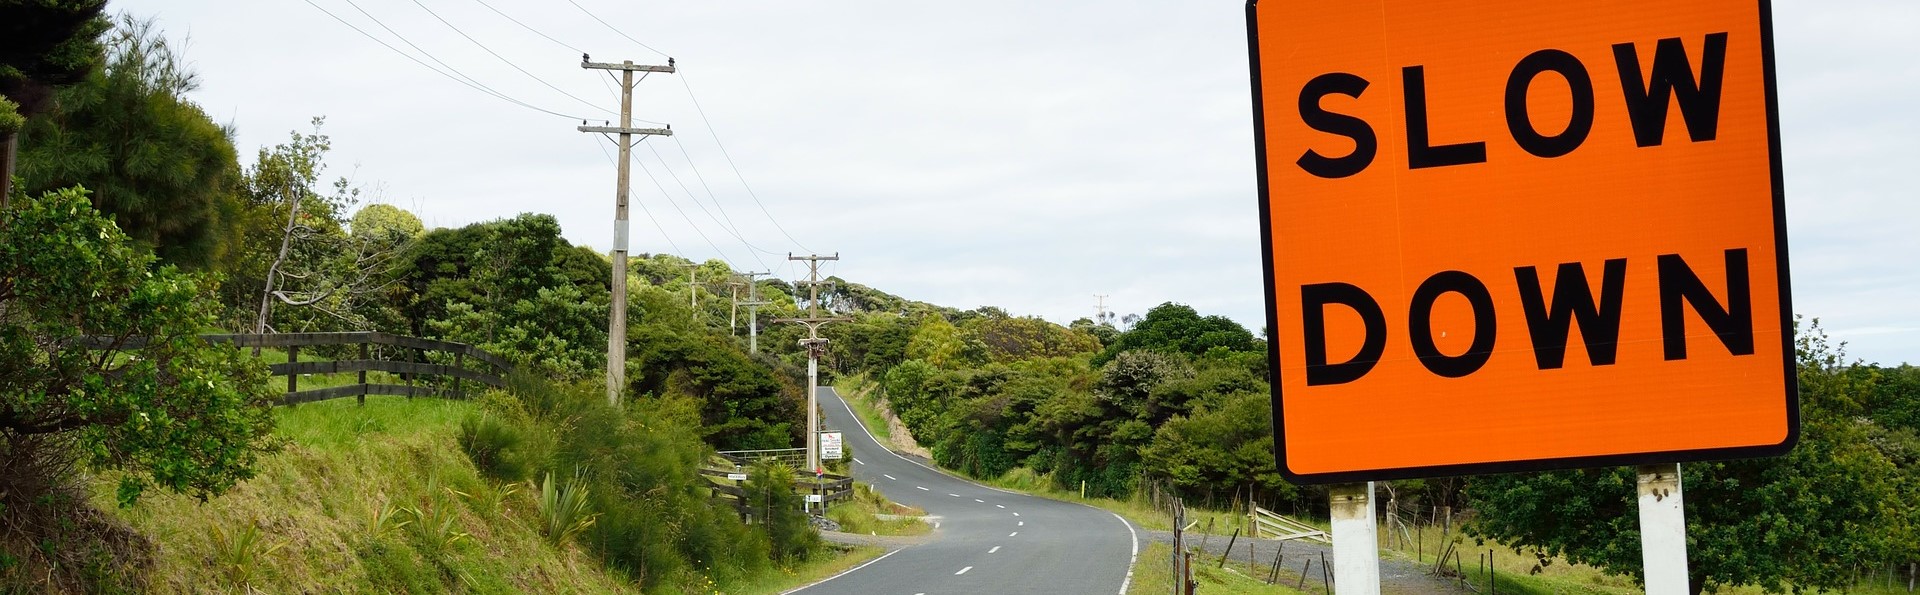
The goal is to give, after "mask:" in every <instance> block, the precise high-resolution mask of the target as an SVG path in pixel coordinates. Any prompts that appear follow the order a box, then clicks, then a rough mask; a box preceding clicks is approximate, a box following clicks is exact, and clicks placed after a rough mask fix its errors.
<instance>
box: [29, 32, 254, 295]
mask: <svg viewBox="0 0 1920 595" xmlns="http://www.w3.org/2000/svg"><path fill="white" fill-rule="evenodd" d="M105 40H106V43H105V46H106V66H105V68H103V69H95V70H93V71H92V72H91V73H89V74H88V75H87V76H86V78H85V79H83V80H81V81H80V82H79V83H77V84H74V85H71V86H68V87H66V88H64V89H61V90H60V92H59V93H58V94H57V97H58V99H59V101H58V105H57V106H55V107H53V108H52V109H50V110H48V111H47V112H46V113H45V114H44V115H42V116H40V117H38V118H35V119H33V120H32V121H31V122H30V123H29V125H28V126H27V128H26V130H25V131H24V132H23V133H22V134H21V137H20V143H21V155H20V178H21V180H22V182H23V184H22V187H23V189H24V190H25V191H26V192H27V193H29V194H38V193H40V192H44V191H48V190H53V189H58V188H67V187H71V186H76V185H79V186H86V187H87V188H88V189H89V190H91V191H92V197H93V201H94V207H95V208H97V209H99V210H101V211H103V212H106V213H107V214H109V215H112V216H113V218H114V220H115V221H116V222H117V223H118V224H119V225H120V228H121V230H123V231H125V232H126V233H127V235H129V236H131V237H132V238H133V239H135V240H138V241H140V242H141V243H143V244H146V245H147V246H149V247H151V248H152V249H153V250H154V251H155V252H156V253H158V255H159V256H160V258H161V259H162V260H164V261H166V262H170V263H175V264H180V265H182V266H189V267H195V268H198V267H205V266H208V265H211V264H213V263H214V262H216V261H218V260H219V258H220V255H221V252H222V251H224V250H227V249H229V248H231V247H232V246H231V245H232V244H233V243H235V241H236V239H235V238H234V230H235V226H236V224H237V223H238V221H237V220H238V219H239V218H240V215H241V213H240V211H241V209H242V205H243V203H242V202H241V200H240V197H239V194H240V187H239V181H240V165H239V162H238V160H237V156H236V154H235V153H234V148H233V141H232V138H231V136H232V131H231V130H230V129H228V128H226V127H223V126H220V125H218V124H215V123H214V122H213V119H212V118H209V117H208V116H207V114H206V113H205V112H204V111H202V110H201V109H200V107H199V106H197V105H194V104H193V103H192V102H189V101H187V100H186V99H185V95H186V93H188V92H190V91H192V90H194V89H195V88H196V87H198V86H199V82H198V80H197V79H196V77H195V76H194V74H193V72H192V71H191V70H190V69H189V68H188V67H187V65H186V59H185V58H184V57H183V56H181V55H180V53H179V51H177V50H176V49H175V48H174V47H173V46H171V45H169V44H168V42H167V40H166V38H164V37H162V36H161V35H160V33H159V32H158V31H156V30H155V29H154V27H153V23H152V21H142V20H137V19H134V18H132V17H128V16H122V17H120V18H119V19H118V21H117V23H116V25H115V27H114V29H113V31H112V33H111V34H109V35H107V36H106V38H105Z"/></svg>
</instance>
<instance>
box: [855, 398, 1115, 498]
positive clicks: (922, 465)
mask: <svg viewBox="0 0 1920 595" xmlns="http://www.w3.org/2000/svg"><path fill="white" fill-rule="evenodd" d="M820 388H823V389H832V388H833V387H831V386H822V387H820ZM833 396H834V397H835V398H838V399H840V407H842V408H844V409H846V410H847V415H851V416H853V419H854V422H855V423H854V424H853V425H856V426H860V432H861V433H863V434H866V435H867V439H868V440H872V441H873V443H874V444H879V445H880V450H884V451H887V454H890V455H893V458H896V459H900V460H902V461H906V462H909V463H913V464H915V465H919V466H920V468H922V469H926V470H928V471H932V472H934V473H939V474H941V475H945V476H947V477H952V478H954V479H958V480H960V481H964V482H967V483H971V484H973V485H975V486H977V487H982V488H986V489H989V490H993V491H996V492H1000V493H1002V494H1012V495H1015V496H1026V497H1028V498H1038V496H1034V495H1032V494H1022V493H1020V492H1016V491H1013V490H1005V489H1000V488H996V487H993V486H990V485H986V484H983V483H980V482H977V481H973V480H971V479H967V478H964V477H960V476H958V475H954V474H952V473H948V472H946V471H941V470H939V469H935V468H933V467H930V466H927V465H926V464H925V463H921V462H920V461H916V460H913V459H909V458H907V457H905V456H901V454H900V453H897V452H893V449H891V448H887V445H886V444H884V443H882V442H880V439H879V438H876V437H874V435H873V430H869V429H867V424H866V422H863V421H860V415H859V414H857V413H854V412H853V405H851V404H849V403H847V399H846V397H841V396H840V391H838V390H834V391H833ZM1088 508H1095V509H1096V510H1097V509H1098V508H1097V507H1093V506H1088Z"/></svg>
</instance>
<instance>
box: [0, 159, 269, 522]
mask: <svg viewBox="0 0 1920 595" xmlns="http://www.w3.org/2000/svg"><path fill="white" fill-rule="evenodd" d="M153 265H154V257H153V256H152V255H151V254H148V253H145V252H143V251H141V250H140V249H139V248H138V247H136V246H135V245H134V244H133V243H132V242H130V241H129V240H128V238H127V237H126V235H125V234H122V233H121V232H120V230H119V229H118V228H117V227H116V226H115V225H114V224H113V222H112V221H111V220H109V219H107V218H106V217H104V216H103V215H101V214H100V213H99V212H97V211H95V210H94V209H93V207H92V205H91V204H90V203H89V202H88V199H87V197H86V193H85V192H84V191H82V190H78V189H73V190H65V191H60V192H52V193H47V194H45V195H42V196H41V197H39V198H36V199H29V200H24V201H19V202H18V204H16V205H15V208H13V209H11V210H8V211H6V212H4V213H0V274H4V277H0V485H5V486H6V487H5V488H4V489H0V499H4V500H8V501H13V502H18V501H21V500H27V501H30V500H32V499H33V498H35V497H37V496H38V495H40V494H43V493H46V492H47V491H48V490H53V489H59V487H60V484H61V482H64V481H67V480H69V479H70V478H69V477H67V476H66V475H65V471H66V470H67V469H68V468H69V467H71V466H72V464H73V463H75V462H87V463H91V464H94V465H96V466H99V467H103V468H114V469H121V470H124V471H126V472H127V473H126V475H124V476H123V478H122V480H121V483H120V492H119V495H120V501H121V502H122V503H123V504H130V503H132V502H133V501H134V500H136V499H137V498H138V497H139V496H140V493H141V492H142V491H143V490H144V489H146V488H147V487H149V486H156V485H157V486H160V487H164V488H166V489H169V490H173V491H176V492H183V493H187V494H191V495H194V496H197V497H200V498H202V499H204V498H206V497H208V496H211V495H215V494H219V493H221V492H223V491H225V490H226V489H227V488H230V487H232V486H233V485H234V483H235V482H238V481H240V480H242V479H246V478H248V477H250V476H252V473H253V471H252V469H253V465H254V462H255V460H256V459H257V457H258V456H259V454H261V453H262V452H264V451H265V450H267V449H268V433H269V432H270V431H271V429H272V427H273V418H272V415H271V412H270V410H269V406H270V405H271V403H272V398H273V395H272V393H271V392H270V391H269V390H268V389H267V388H266V379H267V373H266V367H265V366H264V365H262V364H260V363H258V362H257V361H255V360H252V359H248V358H245V357H243V356H242V355H241V354H240V353H239V351H238V350H236V349H234V348H233V347H231V346H215V345H209V344H207V343H206V342H204V341H203V340H201V339H200V337H199V334H200V333H201V332H202V330H203V329H205V328H209V327H212V326H214V324H215V322H216V320H217V319H218V308H217V306H216V305H215V304H214V303H213V302H211V301H210V300H208V299H207V298H206V297H204V296H205V294H206V293H207V290H208V289H209V287H210V285H211V282H209V281H208V280H207V279H205V278H202V277H198V276H193V275H186V274H182V273H180V272H178V271H177V270H176V269H174V268H173V267H172V266H162V267H158V268H155V267H154V266H153ZM88 337H94V338H97V339H96V340H97V341H98V343H95V342H94V341H92V340H88V339H87V338H88ZM136 340H143V343H144V344H143V345H137V343H138V341H136Z"/></svg>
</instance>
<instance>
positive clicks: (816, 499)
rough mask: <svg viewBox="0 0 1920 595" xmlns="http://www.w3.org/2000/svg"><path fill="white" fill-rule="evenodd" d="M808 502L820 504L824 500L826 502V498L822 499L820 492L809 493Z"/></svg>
mask: <svg viewBox="0 0 1920 595" xmlns="http://www.w3.org/2000/svg"><path fill="white" fill-rule="evenodd" d="M807 502H809V503H812V504H820V503H822V502H825V500H822V499H821V497H820V495H819V494H807Z"/></svg>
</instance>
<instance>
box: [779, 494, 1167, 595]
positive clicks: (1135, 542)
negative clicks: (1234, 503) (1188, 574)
mask: <svg viewBox="0 0 1920 595" xmlns="http://www.w3.org/2000/svg"><path fill="white" fill-rule="evenodd" d="M1110 514H1113V518H1115V519H1119V520H1120V524H1122V525H1126V527H1127V535H1128V536H1129V537H1131V538H1132V539H1130V540H1128V541H1127V545H1131V546H1133V553H1132V554H1131V555H1128V556H1127V578H1124V579H1120V595H1127V586H1128V585H1132V584H1133V565H1134V564H1135V563H1137V562H1139V561H1140V534H1139V533H1136V532H1134V530H1133V523H1129V522H1127V519H1126V518H1124V517H1121V516H1120V514H1119V513H1110ZM783 595H784V594H783Z"/></svg>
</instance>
